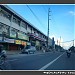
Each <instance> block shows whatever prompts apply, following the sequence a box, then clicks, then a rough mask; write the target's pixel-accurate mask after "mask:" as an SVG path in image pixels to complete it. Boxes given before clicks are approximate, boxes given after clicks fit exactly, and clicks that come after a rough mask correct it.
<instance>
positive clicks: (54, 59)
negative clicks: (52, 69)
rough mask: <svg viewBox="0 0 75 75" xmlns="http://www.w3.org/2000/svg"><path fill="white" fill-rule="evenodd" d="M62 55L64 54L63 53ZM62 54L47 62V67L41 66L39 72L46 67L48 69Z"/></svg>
mask: <svg viewBox="0 0 75 75" xmlns="http://www.w3.org/2000/svg"><path fill="white" fill-rule="evenodd" d="M63 54H64V53H63ZM63 54H61V55H60V56H58V57H57V58H56V59H54V60H53V61H51V62H49V63H48V64H47V65H45V66H43V67H42V68H40V69H39V70H45V69H46V68H47V67H49V66H50V65H51V64H52V63H54V62H55V61H56V60H57V59H59V58H60V57H61V56H62V55H63Z"/></svg>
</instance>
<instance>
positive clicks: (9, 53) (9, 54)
mask: <svg viewBox="0 0 75 75" xmlns="http://www.w3.org/2000/svg"><path fill="white" fill-rule="evenodd" d="M6 53H7V57H8V58H9V57H18V56H25V55H28V54H20V50H12V51H7V52H6ZM42 53H44V52H43V51H36V52H35V54H42Z"/></svg>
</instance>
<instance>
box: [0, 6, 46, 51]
mask: <svg viewBox="0 0 75 75" xmlns="http://www.w3.org/2000/svg"><path fill="white" fill-rule="evenodd" d="M46 41H47V36H46V35H45V34H44V33H42V32H41V31H40V30H38V29H37V28H36V27H34V26H33V25H32V24H31V23H30V22H28V21H27V20H25V19H24V18H23V17H22V16H20V15H19V14H18V13H16V12H15V11H13V10H12V9H11V8H9V7H8V6H6V5H0V44H2V45H4V49H5V50H19V49H20V48H23V47H24V46H26V45H34V46H36V47H37V50H40V48H41V47H42V46H45V45H46Z"/></svg>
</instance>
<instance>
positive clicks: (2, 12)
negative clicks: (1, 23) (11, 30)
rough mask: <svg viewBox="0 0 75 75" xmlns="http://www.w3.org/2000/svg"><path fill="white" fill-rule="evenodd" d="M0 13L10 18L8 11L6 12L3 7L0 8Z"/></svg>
mask: <svg viewBox="0 0 75 75" xmlns="http://www.w3.org/2000/svg"><path fill="white" fill-rule="evenodd" d="M0 15H1V16H3V17H5V18H7V19H9V20H10V19H11V14H9V13H8V12H6V11H5V10H3V9H0Z"/></svg>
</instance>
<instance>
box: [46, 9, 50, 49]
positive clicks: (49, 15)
mask: <svg viewBox="0 0 75 75" xmlns="http://www.w3.org/2000/svg"><path fill="white" fill-rule="evenodd" d="M50 12H51V11H50V8H49V9H48V32H47V48H48V41H49V20H51V19H50V18H49V17H50V16H51V15H50Z"/></svg>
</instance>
